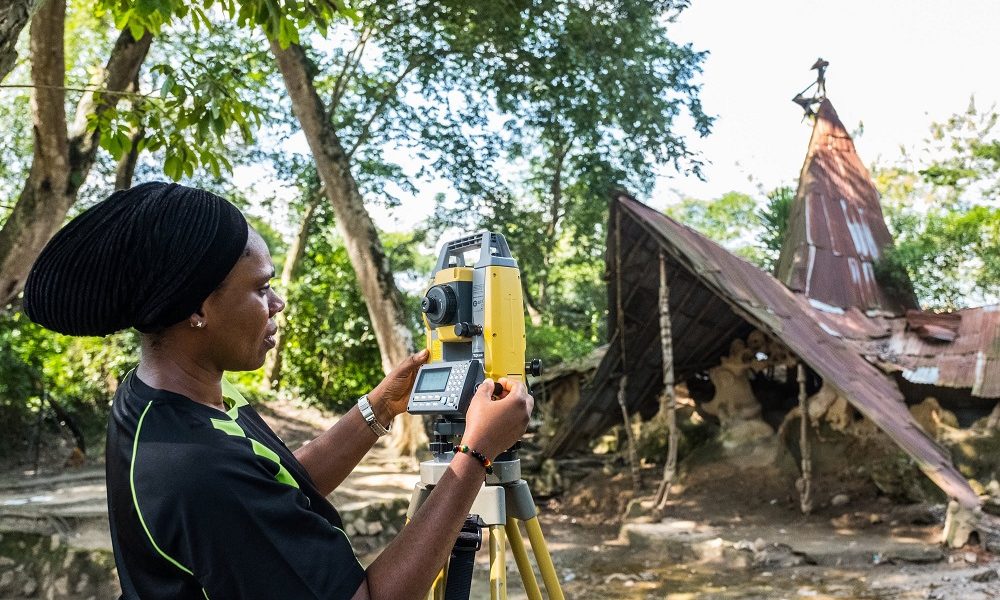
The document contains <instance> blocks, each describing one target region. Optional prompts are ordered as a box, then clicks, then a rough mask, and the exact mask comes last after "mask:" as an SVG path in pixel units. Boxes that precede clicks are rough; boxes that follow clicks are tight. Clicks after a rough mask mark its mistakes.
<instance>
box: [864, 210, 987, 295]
mask: <svg viewBox="0 0 1000 600" xmlns="http://www.w3.org/2000/svg"><path fill="white" fill-rule="evenodd" d="M892 217H893V218H892V219H891V221H890V222H891V223H892V224H893V226H894V228H895V229H896V231H897V233H896V245H895V247H894V248H893V249H892V250H890V251H889V252H887V253H886V255H885V256H884V257H883V260H881V261H879V263H878V264H877V265H876V276H877V277H878V278H879V281H880V282H882V283H884V284H885V285H887V287H891V288H893V289H898V290H906V289H907V280H909V281H912V284H913V290H914V291H915V292H916V294H917V297H918V298H920V300H921V304H922V305H923V306H924V308H933V309H956V308H962V307H964V306H967V305H969V303H970V301H973V302H975V300H976V299H983V300H986V301H989V299H995V298H998V297H1000V211H998V210H996V209H992V208H989V207H986V206H974V207H971V208H969V209H967V210H946V209H940V208H937V209H931V210H929V211H927V212H926V213H924V214H915V213H913V212H905V213H902V214H900V213H893V214H892Z"/></svg>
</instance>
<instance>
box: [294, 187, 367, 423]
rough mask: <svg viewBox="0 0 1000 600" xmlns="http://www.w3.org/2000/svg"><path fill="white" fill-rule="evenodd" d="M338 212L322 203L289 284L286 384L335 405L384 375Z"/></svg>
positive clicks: (341, 405) (342, 406)
mask: <svg viewBox="0 0 1000 600" xmlns="http://www.w3.org/2000/svg"><path fill="white" fill-rule="evenodd" d="M330 212H332V211H331V210H330V209H329V208H327V207H325V206H324V207H320V208H319V209H317V217H316V219H315V220H314V223H313V233H312V235H311V236H310V243H309V247H308V248H307V250H306V253H305V255H304V256H303V259H302V264H301V269H300V272H301V276H300V277H299V278H298V279H297V280H295V281H294V282H293V284H292V287H291V289H289V290H287V291H286V292H285V293H286V300H287V304H288V307H287V308H286V311H287V315H286V316H287V325H286V326H285V331H284V333H283V335H284V336H285V346H284V350H283V353H282V361H283V364H284V365H285V367H284V368H283V370H282V381H283V386H284V387H287V388H291V389H293V390H295V391H296V392H298V393H299V394H301V395H302V396H304V397H306V398H308V399H310V400H312V401H315V402H318V403H319V404H322V405H323V406H326V407H328V408H333V409H344V410H346V409H348V408H350V405H351V404H352V403H353V402H354V401H355V400H356V399H357V397H358V396H360V395H361V394H364V393H366V392H368V391H370V390H371V389H372V388H373V387H374V386H375V385H377V384H378V382H379V381H381V379H382V376H383V372H382V362H381V358H380V354H379V350H378V344H377V343H376V341H375V334H374V332H373V331H372V329H371V326H370V325H369V320H368V309H367V307H366V305H365V302H364V298H363V297H362V295H361V291H360V290H359V289H358V283H357V277H356V276H355V274H354V270H353V269H352V267H351V263H350V259H349V258H348V256H347V250H346V249H345V248H344V246H343V243H342V242H341V241H340V239H339V238H338V237H337V236H336V234H335V233H334V228H333V227H332V217H331V215H330V214H329V213H330Z"/></svg>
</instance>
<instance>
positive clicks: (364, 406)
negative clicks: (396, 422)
mask: <svg viewBox="0 0 1000 600" xmlns="http://www.w3.org/2000/svg"><path fill="white" fill-rule="evenodd" d="M358 410H360V411H361V416H362V417H364V418H365V422H366V423H368V426H369V427H371V428H372V431H374V432H375V435H377V436H378V437H382V436H383V435H387V434H388V433H389V427H392V423H391V422H390V423H389V427H382V424H381V423H379V422H378V419H376V418H375V411H374V410H372V404H371V402H369V401H368V394H365V395H364V396H361V397H360V398H358Z"/></svg>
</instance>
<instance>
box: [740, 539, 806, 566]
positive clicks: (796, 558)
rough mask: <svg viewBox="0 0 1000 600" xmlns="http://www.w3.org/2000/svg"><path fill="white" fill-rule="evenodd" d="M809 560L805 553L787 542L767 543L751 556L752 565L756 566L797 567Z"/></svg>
mask: <svg viewBox="0 0 1000 600" xmlns="http://www.w3.org/2000/svg"><path fill="white" fill-rule="evenodd" d="M809 562H810V561H809V560H808V559H807V557H806V556H805V555H803V554H802V553H801V552H796V551H795V550H793V549H792V547H791V546H789V545H787V544H768V545H767V546H766V547H765V548H763V549H762V550H761V551H760V552H758V553H757V554H756V555H754V557H753V566H754V567H757V568H761V567H768V568H774V567H777V568H787V567H797V566H800V565H803V564H807V563H809Z"/></svg>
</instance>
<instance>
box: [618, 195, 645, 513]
mask: <svg viewBox="0 0 1000 600" xmlns="http://www.w3.org/2000/svg"><path fill="white" fill-rule="evenodd" d="M621 220H622V213H621V208H619V209H618V210H617V211H616V212H615V287H616V288H617V289H616V290H615V310H616V312H617V313H618V314H617V316H618V319H617V320H618V341H619V343H620V345H621V363H620V368H621V374H620V377H621V378H620V379H619V380H618V406H619V407H621V411H622V422H623V424H624V425H625V437H626V439H627V440H628V462H629V468H630V469H631V471H632V489H633V491H635V492H636V493H639V490H640V489H641V488H642V478H641V477H640V475H639V453H638V452H637V451H636V448H635V446H636V444H635V434H634V433H633V432H632V418H631V417H630V416H629V412H628V402H627V401H626V400H625V388H626V387H627V386H628V370H627V368H626V365H627V364H628V363H627V362H626V355H625V311H624V306H623V305H622V228H621Z"/></svg>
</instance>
